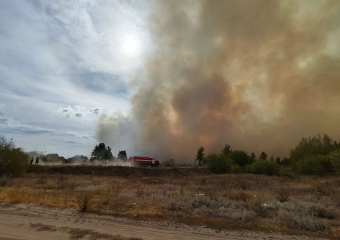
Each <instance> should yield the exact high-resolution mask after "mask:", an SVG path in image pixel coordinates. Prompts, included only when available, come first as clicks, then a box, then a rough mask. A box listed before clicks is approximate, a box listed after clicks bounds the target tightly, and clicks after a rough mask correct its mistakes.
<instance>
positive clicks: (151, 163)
mask: <svg viewBox="0 0 340 240" xmlns="http://www.w3.org/2000/svg"><path fill="white" fill-rule="evenodd" d="M129 161H130V163H132V164H134V165H139V166H141V167H158V166H159V161H158V160H156V159H154V158H151V157H140V156H134V157H130V158H129Z"/></svg>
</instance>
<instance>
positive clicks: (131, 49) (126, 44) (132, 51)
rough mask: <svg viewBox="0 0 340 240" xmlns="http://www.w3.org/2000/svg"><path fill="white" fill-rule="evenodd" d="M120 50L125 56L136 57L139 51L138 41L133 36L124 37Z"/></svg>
mask: <svg viewBox="0 0 340 240" xmlns="http://www.w3.org/2000/svg"><path fill="white" fill-rule="evenodd" d="M121 48H122V51H123V52H124V53H125V54H126V55H130V56H133V55H136V54H137V53H138V52H139V50H140V41H139V39H138V37H137V36H135V35H132V34H129V35H126V36H124V37H123V41H122V46H121Z"/></svg>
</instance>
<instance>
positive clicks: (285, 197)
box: [276, 188, 290, 202]
mask: <svg viewBox="0 0 340 240" xmlns="http://www.w3.org/2000/svg"><path fill="white" fill-rule="evenodd" d="M276 199H277V201H279V202H287V201H289V199H290V191H289V189H287V188H280V189H279V190H278V191H277V195H276Z"/></svg>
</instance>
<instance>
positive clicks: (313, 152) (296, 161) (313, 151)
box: [290, 134, 339, 174]
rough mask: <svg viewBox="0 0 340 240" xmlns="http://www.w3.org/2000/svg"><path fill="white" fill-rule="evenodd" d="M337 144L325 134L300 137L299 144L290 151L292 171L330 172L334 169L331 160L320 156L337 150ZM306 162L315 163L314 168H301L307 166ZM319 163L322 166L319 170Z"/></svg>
mask: <svg viewBox="0 0 340 240" xmlns="http://www.w3.org/2000/svg"><path fill="white" fill-rule="evenodd" d="M338 145H339V144H338V143H337V142H336V141H332V139H331V138H330V137H329V136H328V135H327V134H324V135H323V137H321V135H320V134H319V135H317V136H316V137H315V136H314V137H309V138H302V139H301V141H300V142H299V144H298V145H297V146H296V147H295V148H294V149H292V150H291V151H290V165H291V167H292V169H293V170H294V171H297V172H300V173H307V172H311V173H314V174H318V173H320V172H322V171H329V172H332V171H334V166H333V163H332V161H324V159H325V158H322V157H321V156H327V155H329V154H331V153H332V152H334V151H337V150H338V149H339V146H338ZM308 159H309V160H308ZM318 161H319V162H318ZM308 162H309V164H316V165H317V166H315V170H313V166H309V168H311V169H306V171H305V170H303V169H304V168H305V167H306V168H307V165H308ZM321 165H322V166H323V167H322V169H323V170H322V171H321V170H319V169H321V168H319V166H321Z"/></svg>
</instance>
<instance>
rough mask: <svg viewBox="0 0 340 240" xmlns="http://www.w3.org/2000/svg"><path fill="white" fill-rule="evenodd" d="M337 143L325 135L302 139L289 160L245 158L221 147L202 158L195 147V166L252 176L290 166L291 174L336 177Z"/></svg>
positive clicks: (338, 165) (338, 170) (339, 145)
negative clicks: (330, 175) (250, 174)
mask: <svg viewBox="0 0 340 240" xmlns="http://www.w3.org/2000/svg"><path fill="white" fill-rule="evenodd" d="M339 149H340V143H338V142H337V141H333V140H332V139H331V138H330V137H329V136H328V135H327V134H324V135H323V137H321V135H318V136H316V137H309V138H302V139H301V141H300V143H299V144H298V145H297V146H296V147H295V148H294V149H292V150H291V151H290V156H289V158H283V159H281V158H280V157H276V158H275V159H274V157H273V156H271V157H270V159H267V154H266V153H265V152H262V153H261V155H260V157H259V158H258V159H257V158H256V156H255V154H254V153H251V154H250V155H248V154H247V153H246V152H244V151H242V150H235V151H234V150H232V149H231V147H230V145H228V144H227V145H225V146H224V148H223V149H222V150H221V152H220V153H218V154H217V153H213V154H209V155H207V156H205V154H204V147H199V148H198V150H197V155H196V159H195V166H197V167H200V166H203V165H206V166H208V168H209V169H210V170H211V171H212V172H213V173H227V172H234V173H240V172H243V173H255V174H266V175H269V176H271V175H280V174H282V173H283V172H285V171H284V169H285V168H288V167H290V168H291V169H292V170H293V171H294V172H296V173H299V174H309V175H327V174H340V150H339Z"/></svg>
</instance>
